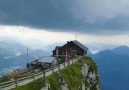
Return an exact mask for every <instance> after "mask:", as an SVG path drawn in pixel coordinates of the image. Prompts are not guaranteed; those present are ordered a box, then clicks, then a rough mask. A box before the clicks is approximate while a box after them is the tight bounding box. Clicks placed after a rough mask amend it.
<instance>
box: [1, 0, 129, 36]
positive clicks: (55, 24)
mask: <svg viewBox="0 0 129 90" xmlns="http://www.w3.org/2000/svg"><path fill="white" fill-rule="evenodd" d="M0 24H2V25H22V26H29V27H34V28H41V29H49V30H52V31H72V32H76V31H77V32H78V30H79V31H80V32H85V33H89V34H107V32H108V34H121V32H122V33H124V32H126V33H127V32H128V31H129V1H128V0H90V1H89V0H0ZM123 31H124V32H123Z"/></svg>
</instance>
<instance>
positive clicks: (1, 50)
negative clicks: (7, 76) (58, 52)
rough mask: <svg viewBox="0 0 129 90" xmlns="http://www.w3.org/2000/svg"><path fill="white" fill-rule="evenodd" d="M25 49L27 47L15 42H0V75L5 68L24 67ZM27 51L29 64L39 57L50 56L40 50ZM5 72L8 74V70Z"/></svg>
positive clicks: (25, 62) (25, 60)
mask: <svg viewBox="0 0 129 90" xmlns="http://www.w3.org/2000/svg"><path fill="white" fill-rule="evenodd" d="M27 48H28V46H25V45H23V44H21V43H20V42H18V41H15V40H4V41H0V74H1V73H3V72H4V70H5V68H11V67H22V68H23V67H26V64H27ZM28 50H29V51H28V58H29V62H31V61H34V60H35V59H37V58H39V57H41V56H46V55H50V54H49V52H47V51H43V50H41V49H38V50H33V49H31V48H28ZM15 69H16V68H15ZM10 71H12V70H10ZM7 72H9V70H8V71H7ZM5 73H6V72H5Z"/></svg>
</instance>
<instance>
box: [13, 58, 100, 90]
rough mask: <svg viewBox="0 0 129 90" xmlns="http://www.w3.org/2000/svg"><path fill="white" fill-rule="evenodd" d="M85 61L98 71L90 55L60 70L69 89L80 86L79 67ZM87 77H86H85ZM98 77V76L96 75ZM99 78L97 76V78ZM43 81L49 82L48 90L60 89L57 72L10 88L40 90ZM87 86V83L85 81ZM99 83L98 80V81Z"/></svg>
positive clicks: (80, 74)
mask: <svg viewBox="0 0 129 90" xmlns="http://www.w3.org/2000/svg"><path fill="white" fill-rule="evenodd" d="M84 62H86V63H87V64H88V65H90V70H92V71H95V73H96V74H97V73H98V70H97V66H96V64H95V62H94V61H93V60H92V59H91V58H90V57H82V58H80V60H79V61H78V62H77V63H74V64H72V65H70V66H68V67H66V68H65V69H63V70H61V72H60V74H61V76H62V77H63V79H64V80H65V82H66V83H67V85H68V88H69V90H78V89H79V87H82V71H81V68H82V66H83V63H84ZM86 78H88V77H86ZM97 78H98V77H97ZM98 79H99V78H98ZM45 81H48V82H49V84H50V89H49V90H61V85H60V83H59V82H58V74H57V73H54V74H52V75H50V76H48V77H46V78H41V79H38V80H36V81H34V82H32V83H29V84H27V85H24V86H19V87H17V88H14V89H12V90H40V89H41V88H42V87H44V86H45ZM86 83H87V85H88V86H89V83H88V82H86ZM98 83H99V82H98ZM91 90H95V86H93V87H91Z"/></svg>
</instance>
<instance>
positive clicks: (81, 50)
mask: <svg viewBox="0 0 129 90" xmlns="http://www.w3.org/2000/svg"><path fill="white" fill-rule="evenodd" d="M87 51H88V48H87V47H85V46H84V45H83V44H81V43H80V42H78V41H77V40H74V41H68V42H67V43H66V44H65V45H63V46H56V48H55V50H53V56H57V54H58V56H66V54H68V55H69V56H70V57H75V56H84V55H86V54H87Z"/></svg>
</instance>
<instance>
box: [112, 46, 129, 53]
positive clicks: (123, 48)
mask: <svg viewBox="0 0 129 90" xmlns="http://www.w3.org/2000/svg"><path fill="white" fill-rule="evenodd" d="M112 51H113V52H114V53H116V54H120V55H129V47H128V46H120V47H117V48H115V49H113V50H112Z"/></svg>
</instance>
